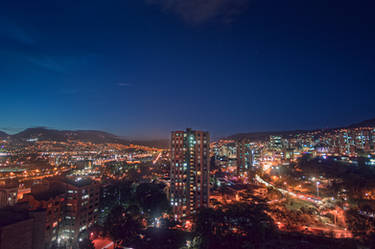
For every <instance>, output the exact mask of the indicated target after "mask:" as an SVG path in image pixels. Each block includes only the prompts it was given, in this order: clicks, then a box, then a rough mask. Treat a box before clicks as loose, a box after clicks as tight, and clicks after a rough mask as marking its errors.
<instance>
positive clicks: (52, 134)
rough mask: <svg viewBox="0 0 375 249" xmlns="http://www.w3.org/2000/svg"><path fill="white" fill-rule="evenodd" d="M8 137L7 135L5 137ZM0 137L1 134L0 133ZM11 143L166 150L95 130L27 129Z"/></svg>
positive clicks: (162, 143) (165, 144)
mask: <svg viewBox="0 0 375 249" xmlns="http://www.w3.org/2000/svg"><path fill="white" fill-rule="evenodd" d="M7 136H8V135H7ZM0 137H1V133H0ZM10 137H11V139H12V140H13V141H16V142H27V141H29V140H33V139H37V140H40V141H57V142H64V141H68V140H80V141H84V142H92V143H96V144H102V143H118V144H124V145H128V144H137V145H144V146H153V147H158V148H168V142H167V141H164V140H154V141H136V140H128V139H124V138H121V137H119V136H116V135H114V134H111V133H108V132H104V131H96V130H76V131H73V130H55V129H48V128H44V127H37V128H29V129H26V130H24V131H21V132H19V133H17V134H14V135H12V136H10Z"/></svg>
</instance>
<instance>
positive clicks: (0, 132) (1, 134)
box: [0, 131, 9, 139]
mask: <svg viewBox="0 0 375 249" xmlns="http://www.w3.org/2000/svg"><path fill="white" fill-rule="evenodd" d="M8 136H9V135H8V134H6V133H5V132H3V131H0V139H4V138H7V137H8Z"/></svg>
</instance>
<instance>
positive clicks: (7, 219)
mask: <svg viewBox="0 0 375 249" xmlns="http://www.w3.org/2000/svg"><path fill="white" fill-rule="evenodd" d="M27 219H30V216H29V215H28V213H27V212H25V211H20V210H14V209H8V208H7V209H0V227H3V226H7V225H10V224H13V223H17V222H20V221H24V220H27Z"/></svg>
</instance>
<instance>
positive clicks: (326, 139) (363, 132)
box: [211, 127, 375, 176]
mask: <svg viewBox="0 0 375 249" xmlns="http://www.w3.org/2000/svg"><path fill="white" fill-rule="evenodd" d="M211 151H212V155H213V156H215V158H216V164H218V165H220V166H222V169H223V170H225V171H227V172H228V173H235V174H236V175H237V176H246V175H247V174H248V173H249V170H251V169H252V167H263V168H264V167H265V168H267V167H270V166H271V165H282V164H288V163H290V162H292V161H296V160H297V159H298V158H300V157H302V156H303V155H304V154H311V155H313V156H321V157H323V158H326V157H335V159H337V160H340V161H344V162H347V163H350V164H358V159H359V158H366V160H365V161H366V162H365V163H366V164H367V165H370V166H373V165H375V157H374V154H375V129H374V128H372V127H363V128H346V129H332V130H324V131H323V130H319V131H311V132H295V133H291V134H283V135H269V136H267V137H265V136H263V137H260V138H256V139H246V138H244V139H240V140H237V141H234V140H221V141H219V142H215V143H212V144H211ZM234 155H235V156H234Z"/></svg>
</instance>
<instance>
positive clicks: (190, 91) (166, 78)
mask: <svg viewBox="0 0 375 249" xmlns="http://www.w3.org/2000/svg"><path fill="white" fill-rule="evenodd" d="M0 7H1V8H0V14H1V18H0V38H1V50H0V54H1V55H2V56H1V59H0V73H1V75H2V79H1V91H0V104H1V106H2V114H3V115H2V117H3V118H2V119H1V120H0V130H5V131H7V132H8V133H15V132H17V131H19V130H21V129H25V128H28V127H36V126H46V127H49V128H56V129H73V130H75V129H90V130H92V129H94V130H104V131H108V132H111V133H114V134H116V135H120V136H127V137H133V138H146V137H147V138H148V137H152V138H166V137H168V134H169V132H170V130H176V129H180V128H186V127H195V128H196V129H200V130H202V129H203V130H209V131H210V132H211V134H212V135H213V136H214V137H222V136H227V135H231V134H234V133H238V132H251V131H270V130H294V129H316V128H331V127H340V126H343V125H346V124H350V123H352V122H359V121H362V120H366V119H370V118H373V117H374V116H375V113H374V111H373V110H374V107H375V103H374V102H373V101H372V92H373V91H374V90H375V89H374V87H375V86H374V84H373V81H374V79H375V76H374V73H373V70H372V69H373V65H374V60H373V58H374V56H375V51H374V48H373V45H372V44H374V42H375V34H374V32H372V29H371V27H373V25H374V19H373V18H372V13H371V9H373V7H374V3H373V2H371V1H363V2H361V4H355V5H353V4H352V3H351V2H349V1H330V3H326V2H325V1H314V3H301V2H300V1H285V2H283V3H280V2H272V1H271V2H264V1H262V2H261V1H253V2H250V1H247V0H236V1H231V4H229V1H207V5H203V4H200V3H199V1H191V2H190V3H189V4H187V2H186V1H185V2H184V1H170V4H169V5H166V4H163V1H136V2H135V1H128V2H123V1H113V2H112V4H104V3H101V2H100V1H94V2H90V3H88V2H86V1H82V2H80V3H72V2H60V3H50V2H48V1H36V2H33V3H30V2H28V1H21V2H17V3H13V2H11V1H5V2H3V3H1V5H0ZM279 10H282V11H279ZM182 114H183V115H182Z"/></svg>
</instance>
